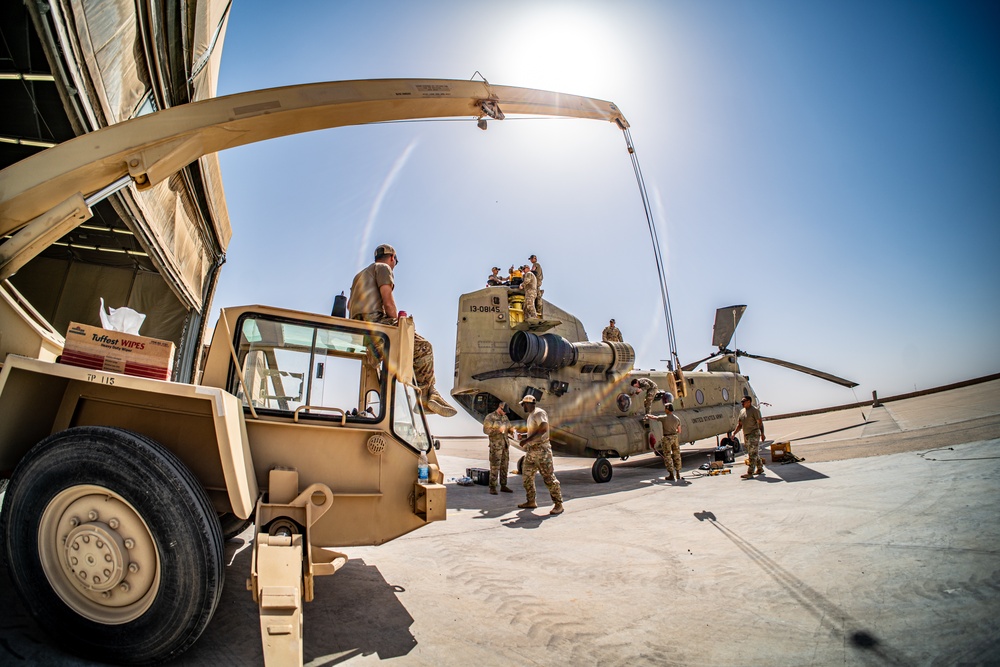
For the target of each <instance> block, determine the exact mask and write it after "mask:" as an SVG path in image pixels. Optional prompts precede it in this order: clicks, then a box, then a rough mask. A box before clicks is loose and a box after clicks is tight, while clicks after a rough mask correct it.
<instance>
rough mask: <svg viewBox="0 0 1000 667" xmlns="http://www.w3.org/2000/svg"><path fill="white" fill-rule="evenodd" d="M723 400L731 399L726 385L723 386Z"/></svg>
mask: <svg viewBox="0 0 1000 667" xmlns="http://www.w3.org/2000/svg"><path fill="white" fill-rule="evenodd" d="M722 400H724V401H728V400H729V390H728V389H726V388H725V387H723V388H722Z"/></svg>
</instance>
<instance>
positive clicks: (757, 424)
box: [733, 396, 764, 479]
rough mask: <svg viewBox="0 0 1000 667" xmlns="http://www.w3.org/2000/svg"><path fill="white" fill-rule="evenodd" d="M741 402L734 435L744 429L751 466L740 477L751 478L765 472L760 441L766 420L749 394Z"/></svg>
mask: <svg viewBox="0 0 1000 667" xmlns="http://www.w3.org/2000/svg"><path fill="white" fill-rule="evenodd" d="M741 402H742V404H743V409H742V410H740V416H739V418H738V420H737V423H736V430H735V431H733V435H736V434H737V433H739V432H740V429H742V430H743V438H744V442H745V443H746V446H747V457H748V460H749V466H750V467H749V469H747V472H746V474H745V475H740V477H742V478H743V479H750V478H751V477H753V476H754V475H763V474H764V463H763V462H762V461H761V460H760V441H761V440H763V439H764V420H763V419H761V416H760V410H758V409H757V408H755V407H754V405H753V401H752V400H751V399H750V397H749V396H744V397H743V400H742V401H741Z"/></svg>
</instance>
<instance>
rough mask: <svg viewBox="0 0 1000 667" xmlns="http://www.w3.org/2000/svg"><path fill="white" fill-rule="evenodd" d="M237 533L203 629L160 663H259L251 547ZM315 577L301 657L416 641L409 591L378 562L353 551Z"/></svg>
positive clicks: (389, 649)
mask: <svg viewBox="0 0 1000 667" xmlns="http://www.w3.org/2000/svg"><path fill="white" fill-rule="evenodd" d="M247 534H251V535H252V533H244V534H243V535H244V536H246V535H247ZM242 537H243V536H241V538H242ZM241 538H237V539H236V540H231V541H229V542H228V543H227V544H226V556H227V562H228V563H229V564H228V565H227V567H226V585H225V588H224V589H223V591H222V599H221V600H220V601H219V606H218V608H217V609H216V612H215V616H214V617H213V618H212V621H211V623H209V625H208V628H207V629H206V630H205V632H204V634H203V635H202V636H201V638H200V639H199V640H198V641H197V642H196V643H195V645H194V646H193V647H192V648H191V650H189V651H188V652H187V653H185V654H184V655H182V656H181V657H179V658H178V659H177V660H176V661H172V662H170V663H165V664H168V665H170V664H173V665H190V664H216V665H218V664H224V665H230V664H231V665H260V664H263V663H264V657H263V652H262V650H261V639H260V621H259V616H258V614H257V605H256V603H254V601H253V596H252V595H251V594H250V591H248V590H247V589H246V579H247V577H248V576H249V574H250V563H251V559H252V554H253V549H252V548H250V547H252V545H249V544H247V542H245V541H244V540H243V539H241ZM314 582H315V583H314V586H315V597H314V598H313V601H312V602H306V603H305V604H304V605H303V610H302V618H303V635H304V637H303V654H304V655H303V657H304V663H305V664H311V665H336V664H339V663H341V662H344V661H345V660H348V659H350V658H353V657H355V656H359V655H373V654H374V655H377V656H378V657H379V659H381V660H386V659H389V658H398V657H400V656H404V655H406V654H407V653H409V652H410V651H411V650H413V647H414V646H416V645H417V641H416V639H414V637H413V635H412V634H411V633H410V626H411V625H412V624H413V617H412V616H410V614H409V613H408V612H407V611H406V608H405V607H404V606H403V604H402V603H401V602H400V599H399V595H400V594H405V593H406V591H405V590H403V589H402V588H400V587H398V586H393V585H391V584H389V583H388V582H387V581H386V580H385V579H384V578H383V577H382V574H381V573H380V572H379V570H378V568H376V567H375V566H372V565H366V564H365V562H364V560H363V559H354V558H352V559H351V560H349V561H348V562H347V564H346V565H344V567H343V568H341V570H340V571H339V572H337V574H335V575H333V576H327V577H316V578H315V580H314Z"/></svg>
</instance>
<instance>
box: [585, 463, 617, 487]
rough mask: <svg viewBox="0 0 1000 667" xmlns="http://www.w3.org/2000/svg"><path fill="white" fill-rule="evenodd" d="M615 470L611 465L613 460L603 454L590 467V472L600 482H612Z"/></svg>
mask: <svg viewBox="0 0 1000 667" xmlns="http://www.w3.org/2000/svg"><path fill="white" fill-rule="evenodd" d="M613 472H614V468H612V467H611V462H610V461H608V460H607V459H606V458H604V457H603V456H601V457H599V458H598V459H597V460H596V461H594V465H593V467H592V468H591V469H590V474H591V475H593V476H594V481H595V482H597V483H598V484H604V483H605V482H610V481H611V475H612V473H613Z"/></svg>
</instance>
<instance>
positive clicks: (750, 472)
mask: <svg viewBox="0 0 1000 667" xmlns="http://www.w3.org/2000/svg"><path fill="white" fill-rule="evenodd" d="M740 479H753V470H747V471H746V473H744V474H742V475H740Z"/></svg>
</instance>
